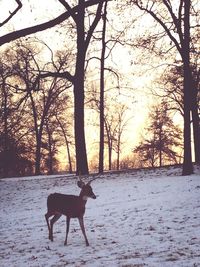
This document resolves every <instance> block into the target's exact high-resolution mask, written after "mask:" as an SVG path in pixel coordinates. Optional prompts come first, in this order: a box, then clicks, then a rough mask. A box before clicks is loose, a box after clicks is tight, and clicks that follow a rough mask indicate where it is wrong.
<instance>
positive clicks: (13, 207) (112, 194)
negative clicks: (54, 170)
mask: <svg viewBox="0 0 200 267" xmlns="http://www.w3.org/2000/svg"><path fill="white" fill-rule="evenodd" d="M92 187H93V191H94V193H95V194H96V195H98V198H97V199H96V200H93V199H89V200H88V202H87V209H86V214H85V227H86V232H87V236H88V239H89V242H90V246H89V247H86V246H85V241H84V238H83V235H82V233H81V230H80V229H79V224H78V220H77V219H72V220H71V225H70V233H69V236H68V246H64V240H65V228H66V226H65V217H64V216H62V217H61V218H60V220H59V221H58V222H57V223H56V224H55V226H54V242H51V241H49V239H48V229H47V226H46V221H45V218H44V214H45V213H46V198H47V196H48V195H49V194H50V193H53V192H61V193H65V194H68V193H69V194H78V193H79V188H78V187H77V186H76V179H75V177H74V178H66V177H58V178H55V177H54V176H49V177H48V176H40V177H27V178H11V179H3V180H1V181H0V210H1V216H0V237H1V238H0V266H1V267H15V266H16V267H29V266H31V267H48V266H52V267H53V266H54V267H63V266H77V267H78V266H85V267H100V266H102V267H105V266H108V267H118V266H119V267H143V266H150V267H158V266H159V267H165V266H169V267H173V266H175V267H176V266H180V267H197V266H200V171H199V170H197V169H196V170H195V174H194V175H191V176H185V177H182V176H181V169H179V168H175V167H174V168H172V167H171V168H169V169H157V170H156V171H152V170H140V171H132V172H128V173H118V174H105V175H103V176H100V177H99V178H98V179H96V180H95V181H93V183H92Z"/></svg>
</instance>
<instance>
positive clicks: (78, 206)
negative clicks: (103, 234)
mask: <svg viewBox="0 0 200 267" xmlns="http://www.w3.org/2000/svg"><path fill="white" fill-rule="evenodd" d="M93 180H94V179H92V180H91V181H89V182H88V183H87V184H85V183H84V182H83V181H82V180H78V182H77V185H78V187H80V188H81V191H80V194H79V196H76V195H65V194H60V193H53V194H50V195H49V196H48V198H47V213H46V214H45V219H46V222H47V227H48V230H49V240H51V241H53V225H54V223H55V222H56V221H57V220H58V219H59V218H60V217H61V216H62V215H65V216H66V238H65V242H64V245H65V246H66V245H67V237H68V233H69V226H70V220H71V218H78V220H79V224H80V228H81V230H82V233H83V236H84V238H85V243H86V246H89V242H88V239H87V236H86V232H85V226H84V220H83V216H84V214H85V208H86V203H87V200H88V198H92V199H96V195H95V194H94V192H93V190H92V187H91V185H90V184H91V182H92V181H93ZM52 216H54V217H53V218H52V219H51V220H50V223H49V218H50V217H52Z"/></svg>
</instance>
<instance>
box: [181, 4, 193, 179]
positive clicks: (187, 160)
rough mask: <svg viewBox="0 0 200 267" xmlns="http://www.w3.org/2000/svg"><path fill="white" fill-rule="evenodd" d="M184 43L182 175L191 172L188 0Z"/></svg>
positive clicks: (185, 8)
mask: <svg viewBox="0 0 200 267" xmlns="http://www.w3.org/2000/svg"><path fill="white" fill-rule="evenodd" d="M184 2H185V3H184V43H183V68H184V83H183V87H184V88H183V91H184V98H183V102H184V161H183V170H182V174H183V175H189V174H192V173H193V165H192V153H191V127H190V111H191V107H192V101H191V98H192V97H191V93H192V80H191V78H192V77H191V75H190V71H191V69H190V0H185V1H184Z"/></svg>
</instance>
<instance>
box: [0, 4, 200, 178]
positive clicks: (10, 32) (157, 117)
mask: <svg viewBox="0 0 200 267" xmlns="http://www.w3.org/2000/svg"><path fill="white" fill-rule="evenodd" d="M11 2H12V4H10V3H9V4H8V1H1V3H0V10H1V11H0V53H1V58H0V177H12V176H28V175H38V174H43V173H48V174H55V173H58V172H64V173H76V174H77V175H87V174H88V173H89V172H97V173H103V172H104V171H106V170H122V169H133V168H141V167H153V168H154V167H161V166H165V165H173V164H181V166H182V174H183V175H190V174H192V173H193V164H194V163H196V164H200V56H199V53H200V51H199V48H200V42H199V40H200V16H199V15H200V5H199V3H198V1H197V0H193V1H192V0H178V1H177V0H176V1H175V0H158V1H154V0H126V1H118V0H116V1H114V0H77V1H75V0H71V1H66V0H51V1H44V2H46V3H40V2H43V1H32V0H27V1H20V0H15V1H14V0H13V1H11Z"/></svg>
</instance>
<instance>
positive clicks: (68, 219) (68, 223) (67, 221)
mask: <svg viewBox="0 0 200 267" xmlns="http://www.w3.org/2000/svg"><path fill="white" fill-rule="evenodd" d="M66 223H67V228H66V238H65V243H64V245H65V246H66V245H67V237H68V233H69V225H70V217H69V216H67V217H66Z"/></svg>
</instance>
